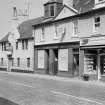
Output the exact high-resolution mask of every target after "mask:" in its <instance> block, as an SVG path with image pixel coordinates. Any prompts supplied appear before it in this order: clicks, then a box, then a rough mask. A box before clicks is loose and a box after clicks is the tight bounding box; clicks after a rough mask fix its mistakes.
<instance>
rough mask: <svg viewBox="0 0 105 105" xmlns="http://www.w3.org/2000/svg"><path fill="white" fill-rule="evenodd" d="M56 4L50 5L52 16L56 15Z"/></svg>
mask: <svg viewBox="0 0 105 105" xmlns="http://www.w3.org/2000/svg"><path fill="white" fill-rule="evenodd" d="M54 9H55V8H54V5H50V16H54V15H55V11H54Z"/></svg>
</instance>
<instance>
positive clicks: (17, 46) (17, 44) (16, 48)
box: [16, 42, 18, 50]
mask: <svg viewBox="0 0 105 105" xmlns="http://www.w3.org/2000/svg"><path fill="white" fill-rule="evenodd" d="M17 49H18V42H16V50H17Z"/></svg>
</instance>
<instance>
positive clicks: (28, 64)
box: [27, 58, 30, 67]
mask: <svg viewBox="0 0 105 105" xmlns="http://www.w3.org/2000/svg"><path fill="white" fill-rule="evenodd" d="M27 67H30V58H27Z"/></svg>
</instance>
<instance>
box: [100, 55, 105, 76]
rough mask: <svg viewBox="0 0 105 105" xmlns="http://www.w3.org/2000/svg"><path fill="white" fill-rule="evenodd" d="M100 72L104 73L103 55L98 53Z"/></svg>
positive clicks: (104, 59) (104, 57)
mask: <svg viewBox="0 0 105 105" xmlns="http://www.w3.org/2000/svg"><path fill="white" fill-rule="evenodd" d="M100 74H101V75H105V55H100Z"/></svg>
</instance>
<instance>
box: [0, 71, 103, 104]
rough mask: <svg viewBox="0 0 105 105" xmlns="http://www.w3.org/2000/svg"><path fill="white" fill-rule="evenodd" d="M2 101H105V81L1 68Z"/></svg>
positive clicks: (50, 102)
mask: <svg viewBox="0 0 105 105" xmlns="http://www.w3.org/2000/svg"><path fill="white" fill-rule="evenodd" d="M53 78H55V79H53ZM0 105H105V85H104V83H98V82H96V83H95V82H86V81H82V80H75V79H74V80H73V79H69V78H68V79H62V78H61V77H56V76H51V77H50V76H45V75H42V76H41V75H36V74H24V73H23V74H20V73H7V72H0Z"/></svg>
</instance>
